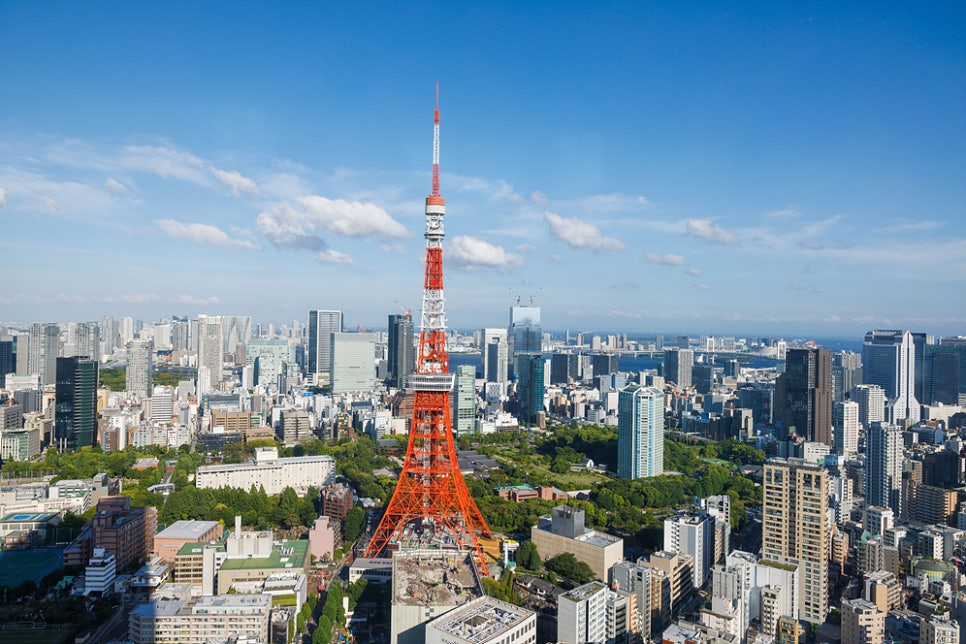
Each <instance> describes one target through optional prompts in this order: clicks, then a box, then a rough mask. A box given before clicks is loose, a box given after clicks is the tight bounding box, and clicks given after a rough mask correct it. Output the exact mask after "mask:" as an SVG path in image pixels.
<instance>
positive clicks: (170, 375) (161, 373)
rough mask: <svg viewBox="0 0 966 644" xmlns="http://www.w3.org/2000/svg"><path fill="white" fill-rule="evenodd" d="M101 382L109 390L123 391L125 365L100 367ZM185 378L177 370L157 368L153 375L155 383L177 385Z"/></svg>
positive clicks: (125, 375) (124, 386)
mask: <svg viewBox="0 0 966 644" xmlns="http://www.w3.org/2000/svg"><path fill="white" fill-rule="evenodd" d="M98 379H99V380H100V381H101V384H102V385H104V386H105V387H107V388H108V389H110V390H111V391H125V390H126V389H127V367H110V368H106V367H102V368H101V370H100V371H99V372H98ZM184 379H185V374H184V373H180V372H177V371H166V370H164V369H157V370H155V372H154V375H153V381H154V384H155V385H165V386H168V387H177V386H178V383H179V382H181V381H182V380H184Z"/></svg>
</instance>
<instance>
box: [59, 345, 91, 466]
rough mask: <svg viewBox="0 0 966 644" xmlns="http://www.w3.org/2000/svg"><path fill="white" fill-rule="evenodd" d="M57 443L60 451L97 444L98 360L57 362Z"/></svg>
mask: <svg viewBox="0 0 966 644" xmlns="http://www.w3.org/2000/svg"><path fill="white" fill-rule="evenodd" d="M55 373H56V376H55V379H56V389H55V396H56V399H55V407H54V439H55V441H56V443H57V449H60V450H63V449H78V448H80V447H91V446H93V445H96V444H97V373H98V370H97V360H91V359H90V358H78V357H73V358H57V361H56V367H55Z"/></svg>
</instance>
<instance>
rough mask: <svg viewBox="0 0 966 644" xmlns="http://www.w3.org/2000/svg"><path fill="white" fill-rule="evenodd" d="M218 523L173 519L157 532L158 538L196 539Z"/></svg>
mask: <svg viewBox="0 0 966 644" xmlns="http://www.w3.org/2000/svg"><path fill="white" fill-rule="evenodd" d="M217 525H218V522H217V521H193V520H189V521H175V522H174V523H172V524H171V525H169V526H168V527H167V528H165V529H164V530H162V531H161V532H159V533H158V535H157V537H156V538H158V539H191V540H193V541H197V540H198V539H200V538H201V537H202V536H203V535H204V534H205V533H206V532H208V531H210V530H212V529H213V528H214V527H215V526H217Z"/></svg>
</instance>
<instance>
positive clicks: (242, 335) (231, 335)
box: [221, 315, 252, 354]
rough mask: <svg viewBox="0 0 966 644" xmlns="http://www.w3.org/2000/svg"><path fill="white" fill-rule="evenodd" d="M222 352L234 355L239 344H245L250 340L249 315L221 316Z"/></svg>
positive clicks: (250, 322)
mask: <svg viewBox="0 0 966 644" xmlns="http://www.w3.org/2000/svg"><path fill="white" fill-rule="evenodd" d="M221 324H222V326H223V327H224V328H223V329H222V337H223V338H224V348H223V350H224V352H225V353H226V354H227V353H235V352H236V351H238V345H239V344H247V343H248V341H249V340H251V339H252V317H251V316H250V315H223V316H222V318H221Z"/></svg>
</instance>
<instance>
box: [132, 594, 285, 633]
mask: <svg viewBox="0 0 966 644" xmlns="http://www.w3.org/2000/svg"><path fill="white" fill-rule="evenodd" d="M271 608H272V597H271V595H213V596H206V597H200V598H198V600H197V601H196V602H193V603H189V602H186V601H183V600H175V599H169V600H158V601H153V602H148V603H146V604H138V606H136V607H135V608H134V610H132V611H131V615H130V617H129V618H128V639H130V640H131V642H132V644H207V643H208V642H223V641H225V640H227V639H228V638H229V637H230V636H232V635H237V636H240V637H249V638H252V639H255V640H256V641H259V642H267V641H268V622H269V615H270V613H271Z"/></svg>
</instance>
